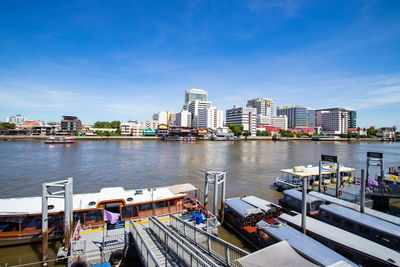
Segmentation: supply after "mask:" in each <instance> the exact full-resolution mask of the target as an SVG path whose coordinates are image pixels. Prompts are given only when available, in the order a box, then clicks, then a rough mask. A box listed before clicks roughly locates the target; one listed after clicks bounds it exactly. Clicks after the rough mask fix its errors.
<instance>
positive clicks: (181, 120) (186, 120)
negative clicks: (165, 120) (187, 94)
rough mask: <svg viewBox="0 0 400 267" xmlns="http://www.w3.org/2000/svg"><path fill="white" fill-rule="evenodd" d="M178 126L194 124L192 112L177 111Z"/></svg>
mask: <svg viewBox="0 0 400 267" xmlns="http://www.w3.org/2000/svg"><path fill="white" fill-rule="evenodd" d="M175 125H176V126H184V127H187V126H191V125H192V114H191V113H190V112H189V111H187V110H182V111H181V112H178V113H176V123H175Z"/></svg>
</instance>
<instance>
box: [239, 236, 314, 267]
mask: <svg viewBox="0 0 400 267" xmlns="http://www.w3.org/2000/svg"><path fill="white" fill-rule="evenodd" d="M266 260H267V261H268V265H269V266H289V267H298V266H305V267H314V266H318V265H316V264H314V263H312V262H310V261H308V260H306V259H305V258H303V257H302V256H300V255H299V254H298V253H297V252H296V251H295V250H294V249H293V248H292V247H291V246H290V245H289V244H288V242H287V241H281V242H279V243H276V244H274V245H271V246H268V247H266V248H263V249H261V250H259V251H256V252H254V253H251V254H250V255H247V256H244V257H242V258H239V259H237V261H238V262H239V263H240V265H241V266H243V267H264V266H266Z"/></svg>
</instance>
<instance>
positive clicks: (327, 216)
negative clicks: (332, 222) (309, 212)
mask: <svg viewBox="0 0 400 267" xmlns="http://www.w3.org/2000/svg"><path fill="white" fill-rule="evenodd" d="M319 214H321V216H323V217H325V218H327V219H329V213H327V212H326V211H324V210H321V211H320V212H319Z"/></svg>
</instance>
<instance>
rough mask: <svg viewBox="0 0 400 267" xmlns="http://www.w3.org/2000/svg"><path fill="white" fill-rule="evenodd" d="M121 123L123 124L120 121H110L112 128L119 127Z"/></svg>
mask: <svg viewBox="0 0 400 267" xmlns="http://www.w3.org/2000/svg"><path fill="white" fill-rule="evenodd" d="M120 125H121V122H120V121H112V122H110V126H111V128H114V129H119V126H120Z"/></svg>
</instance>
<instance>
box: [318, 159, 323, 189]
mask: <svg viewBox="0 0 400 267" xmlns="http://www.w3.org/2000/svg"><path fill="white" fill-rule="evenodd" d="M321 183H322V160H320V161H319V175H318V192H320V193H321Z"/></svg>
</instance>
